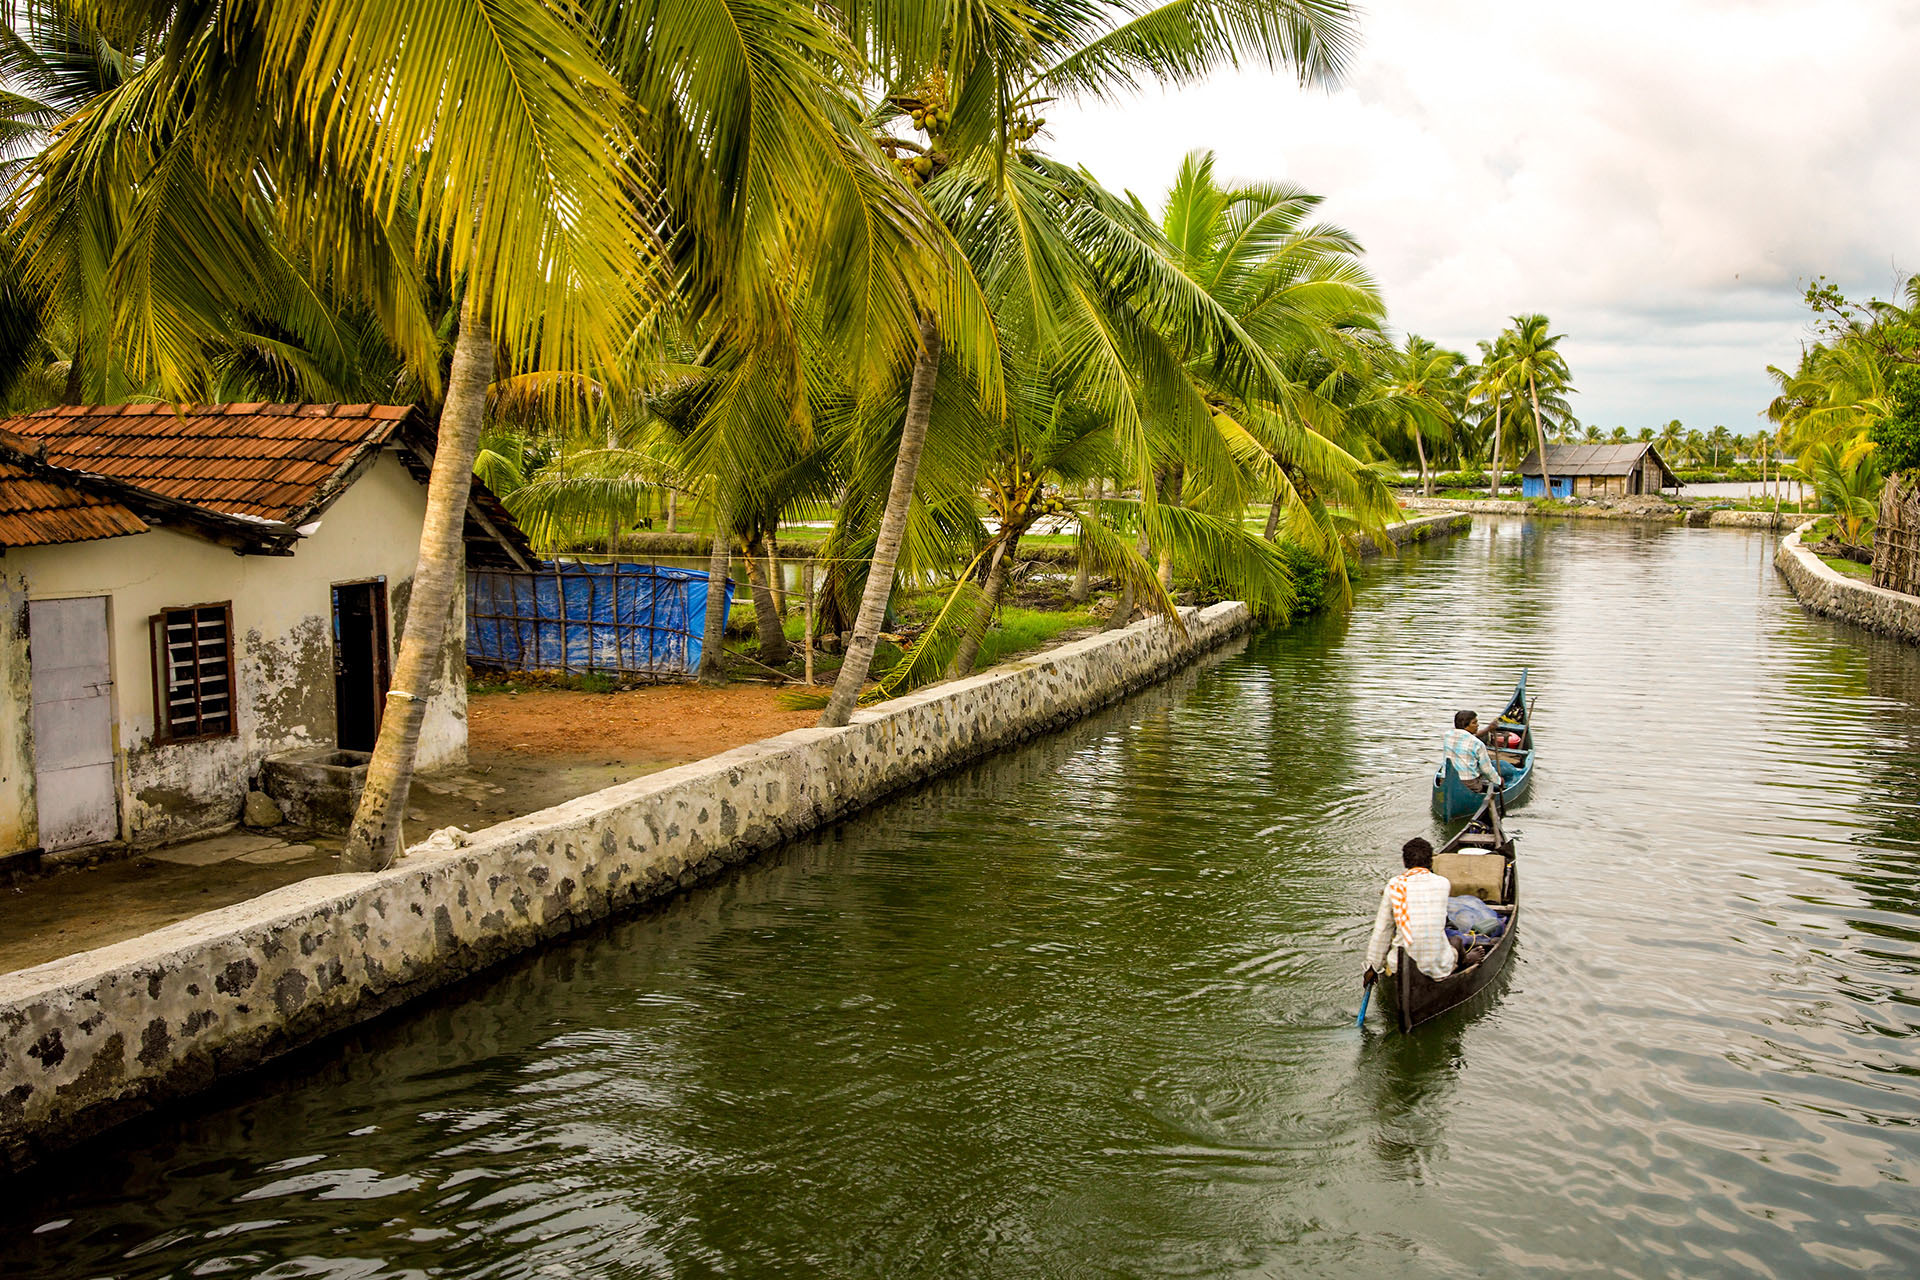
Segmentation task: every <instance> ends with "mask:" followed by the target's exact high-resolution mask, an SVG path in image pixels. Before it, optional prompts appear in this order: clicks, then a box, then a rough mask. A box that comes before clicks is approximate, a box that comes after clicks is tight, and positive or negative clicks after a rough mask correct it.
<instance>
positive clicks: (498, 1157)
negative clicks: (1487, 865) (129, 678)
mask: <svg viewBox="0 0 1920 1280" xmlns="http://www.w3.org/2000/svg"><path fill="white" fill-rule="evenodd" d="M1771 550H1772V543H1771V540H1770V539H1769V538H1766V537H1763V536H1760V535H1748V534H1742V533H1732V532H1725V531H1719V530H1687V529H1672V528H1654V529H1638V528H1617V527H1590V526H1585V525H1578V526H1576V525H1572V524H1565V523H1558V522H1554V523H1546V524H1542V525H1525V524H1522V523H1519V522H1504V523H1482V524H1480V525H1478V526H1476V528H1475V530H1474V532H1473V533H1472V535H1471V536H1469V537H1466V538H1461V539H1457V540H1454V541H1452V542H1449V543H1446V544H1443V545H1440V546H1437V547H1430V548H1423V549H1420V550H1417V551H1412V552H1409V553H1407V554H1406V555H1405V556H1403V557H1402V558H1401V559H1400V560H1399V561H1397V562H1392V563H1388V564H1385V565H1383V566H1381V567H1380V568H1379V569H1378V570H1377V571H1373V573H1372V581H1370V582H1369V583H1368V584H1367V585H1366V586H1365V587H1364V588H1363V589H1362V593H1361V606H1360V609H1359V610H1358V612H1356V613H1355V615H1354V616H1353V617H1352V618H1350V619H1347V620H1327V621H1321V622H1317V623H1314V624H1311V625H1308V626H1304V627H1301V628H1297V629H1294V630H1292V631H1288V632H1284V633H1279V634H1275V635H1272V636H1268V637H1264V638H1262V639H1259V640H1257V641H1255V642H1254V643H1253V644H1252V645H1251V646H1250V647H1249V649H1248V650H1247V651H1246V652H1245V653H1244V654H1241V655H1237V656H1229V657H1227V658H1225V659H1224V660H1222V661H1220V662H1217V663H1215V664H1213V665H1211V666H1209V667H1207V668H1205V669H1203V670H1200V671H1197V672H1190V673H1188V674H1186V675H1184V676H1182V677H1180V678H1179V679H1177V680H1175V681H1174V682H1173V683H1171V684H1170V685H1168V686H1166V687H1164V688H1162V689H1158V690H1155V691H1153V692H1151V693H1149V694H1147V695H1144V696H1142V697H1140V698H1137V699H1135V700H1133V701H1130V702H1128V703H1126V704H1123V705H1122V706H1120V707H1118V708H1116V709H1114V710H1113V711H1111V712H1109V713H1107V714H1105V715H1104V716H1102V717H1099V718H1097V719H1096V720H1094V721H1091V722H1089V723H1086V724H1083V725H1081V726H1078V727H1076V728H1074V729H1072V730H1070V731H1068V732H1066V733H1063V734H1060V735H1056V736H1054V737H1050V738H1047V739H1044V740H1042V741H1039V742H1036V743H1033V744H1030V745H1029V746H1028V747H1026V748H1024V749H1022V750H1020V751H1017V752H1014V753H1011V754H1009V755H1007V756H1004V757H1002V758H999V759H996V760H994V761H991V762H987V763H983V764H981V765H979V766H977V767H975V768H973V769H970V770H967V771H964V772H962V773H960V774H957V775H954V776H952V777H950V778H948V779H945V780H943V781H941V782H939V783H936V784H934V785H932V786H930V787H927V788H925V789H923V790H921V791H918V792H915V793H913V794H911V795H909V796H906V797H904V798H902V799H900V800H899V801H897V802H895V803H893V804H890V805H888V806H886V807H885V808H884V809H882V810H880V811H877V812H875V813H873V814H870V815H868V816H867V817H865V818H862V819H859V820H856V821H853V822H849V823H847V824H844V825H843V826H841V827H838V828H836V829H834V830H833V831H831V832H828V833H825V834H823V835H821V836H820V837H818V838H817V839H813V840H809V841H804V842H801V843H800V844H798V845H796V846H794V847H792V848H791V849H789V850H787V851H785V852H784V853H782V854H781V855H779V856H777V857H775V858H771V859H769V860H767V861H766V862H764V863H761V864H759V865H756V866H753V867H750V868H747V869H745V870H744V871H742V872H741V873H739V874H738V875H736V876H735V877H734V878H732V879H730V880H728V881H727V882H725V883H724V884H722V885H720V886H719V887H717V888H715V889H713V890H710V891H702V892H700V893H697V894H695V895H693V896H692V897H690V898H688V899H687V900H685V901H682V902H677V903H674V904H671V905H669V906H667V907H665V908H662V909H660V910H658V911H656V912H654V913H652V914H649V915H646V916H644V917H641V918H638V919H634V920H629V921H626V922H623V923H620V924H617V925H613V926H610V927H608V928H606V929H604V930H602V931H599V932H596V933H594V934H591V935H589V936H586V937H583V938H581V939H578V940H576V941H574V942H572V943H570V944H568V945H564V946H561V947H557V948H555V949H553V950H550V951H548V952H546V953H544V954H542V955H539V956H537V957H534V958H532V959H529V960H527V961H525V962H524V963H521V964H518V965H515V966H511V967H508V968H506V969H503V970H500V971H497V972H496V973H495V974H493V975H490V976H488V977H486V978H484V979H482V980H479V981H475V982H472V983H469V984H468V985H466V986H464V987H462V988H460V989H458V990H456V991H454V992H451V993H449V994H448V995H447V996H446V997H444V998H443V999H441V1000H439V1001H438V1002H436V1003H434V1004H432V1005H429V1006H426V1007H423V1008H421V1009H419V1010H417V1011H413V1012H410V1013H407V1014H405V1015H403V1016H400V1017H397V1018H394V1019H391V1020H389V1021H386V1022H383V1023H381V1024H379V1025H378V1026H376V1027H373V1028H370V1029H367V1030H364V1031H362V1032H361V1033H359V1034H357V1035H354V1036H351V1037H347V1038H345V1039H342V1040H337V1041H332V1042H329V1043H328V1044H327V1045H326V1046H323V1047H322V1048H321V1049H319V1050H317V1051H315V1052H313V1053H311V1054H308V1055H305V1056H303V1057H301V1058H299V1059H297V1060H295V1061H294V1062H292V1063H289V1064H287V1065H285V1066H283V1067H281V1068H279V1069H277V1070H275V1071H273V1072H271V1073H268V1074H266V1075H265V1076H263V1077H259V1078H255V1079H250V1080H247V1081H244V1082H240V1083H236V1084H235V1085H233V1086H232V1087H231V1089H230V1090H229V1092H228V1094H227V1095H226V1096H225V1097H223V1098H220V1099H217V1100H215V1101H212V1102H209V1103H208V1104H206V1105H205V1106H203V1107H202V1108H200V1109H199V1110H198V1111H197V1112H196V1113H195V1114H193V1115H190V1116H187V1117H184V1118H179V1119H175V1120H171V1121H166V1122H159V1121H154V1122H148V1123H145V1124H142V1125H139V1126H136V1127H134V1128H131V1129H128V1130H125V1131H123V1132H122V1133H121V1134H120V1135H118V1136H116V1137H115V1138H114V1139H113V1140H112V1141H110V1142H107V1143H104V1144H101V1146H100V1147H99V1148H97V1149H95V1150H92V1151H89V1152H87V1153H85V1155H84V1156H83V1157H82V1158H80V1159H76V1160H74V1161H72V1162H69V1163H67V1164H63V1165H62V1166H60V1167H58V1168H56V1169H53V1170H51V1171H49V1173H48V1174H47V1175H45V1176H42V1177H39V1178H36V1179H35V1181H34V1182H33V1183H31V1184H30V1185H26V1186H22V1187H19V1188H12V1189H10V1190H12V1191H13V1194H12V1195H11V1196H10V1197H9V1198H8V1200H7V1203H6V1206H5V1208H4V1209H0V1216H4V1218H5V1221H6V1236H5V1240H4V1242H3V1243H0V1267H3V1268H4V1270H5V1272H6V1274H7V1275H9V1276H15V1275H20V1276H82V1275H118V1276H162V1275H187V1274H212V1273H215V1272H223V1273H226V1274H240V1275H264V1274H272V1275H275V1276H282V1275H289V1276H290V1275H328V1276H343V1277H344V1276H354V1277H361V1276H385V1275H427V1274H439V1275H454V1276H528V1277H533V1276H553V1275H562V1276H600V1275H618V1276H651V1275H659V1276H678V1275H700V1274H717V1273H723V1272H724V1273H727V1274H732V1275H767V1276H776V1275H778V1276H785V1275H804V1274H831V1275H846V1276H903V1275H926V1276H957V1275H994V1276H1002V1275H1043V1276H1081V1275H1128V1276H1131V1275H1162V1274H1180V1275H1208V1276H1212V1275H1221V1274H1229V1273H1232V1274H1249V1275H1276V1276H1277V1275H1293V1274H1303V1273H1304V1274H1356V1273H1364V1274H1368V1275H1421V1276H1425V1275H1435V1274H1439V1275H1482V1274H1517V1273H1525V1272H1537V1273H1543V1274H1549V1273H1550V1274H1558V1273H1561V1272H1567V1271H1577V1272H1583V1273H1584V1272H1594V1271H1610V1272H1614V1273H1616V1274H1624V1275H1631V1276H1640V1275H1652V1274H1686V1275H1749V1274H1751V1275H1773V1276H1794V1275H1810V1274H1828V1273H1832V1272H1836V1271H1844V1270H1850V1269H1852V1270H1864V1271H1877V1272H1881V1273H1884V1274H1896V1275H1906V1274H1912V1273H1913V1272H1914V1271H1915V1269H1916V1267H1920V1199H1916V1196H1915V1193H1914V1188H1913V1185H1912V1184H1913V1182H1914V1181H1915V1179H1916V1178H1917V1177H1920V1068H1916V1065H1915V1063H1916V1058H1915V1053H1914V1047H1915V1044H1916V1036H1915V1033H1916V1030H1920V1000H1917V999H1916V991H1920V984H1917V983H1916V975H1917V974H1920V906H1916V889H1920V767H1916V759H1917V757H1916V750H1917V749H1920V655H1916V653H1915V651H1914V650H1912V649H1903V648H1901V647H1899V646H1895V645H1892V644H1889V643H1886V642H1881V641H1877V640H1874V639H1872V638H1870V637H1866V636H1864V635H1862V634H1860V633H1857V632H1852V631H1849V630H1846V629H1844V628H1841V627H1838V626H1837V625H1834V624H1829V623H1825V622H1822V621H1819V620H1816V619H1812V618H1809V617H1807V616H1806V615H1804V614H1803V613H1802V612H1801V611H1800V610H1799V609H1798V607H1797V606H1795V605H1794V604H1793V602H1792V600H1791V599H1790V597H1788V596H1787V595H1786V594H1785V592H1784V591H1783V590H1782V588H1781V587H1780V585H1779V584H1778V583H1777V581H1776V579H1775V575H1774V572H1773V570H1772V569H1771V567H1770V562H1769V556H1770V554H1771ZM1521 665H1526V666H1529V667H1530V668H1531V669H1532V672H1533V675H1532V679H1531V685H1532V687H1533V688H1534V690H1535V691H1536V692H1538V693H1539V695H1540V701H1539V704H1538V710H1537V721H1536V723H1537V728H1538V732H1539V739H1540V746H1541V757H1540V769H1539V773H1538V776H1537V781H1536V784H1535V789H1534V793H1533V797H1532V799H1531V801H1530V802H1529V803H1528V804H1527V805H1526V807H1524V808H1523V809H1520V810H1518V811H1517V812H1516V814H1515V816H1514V819H1513V821H1512V824H1511V825H1512V826H1513V828H1514V829H1515V830H1516V832H1517V833H1518V835H1519V838H1520V841H1521V856H1522V857H1523V858H1524V859H1525V860H1526V863H1527V866H1526V869H1525V876H1524V878H1523V885H1524V888H1525V892H1526V895H1527V915H1526V921H1525V924H1524V926H1523V933H1522V936H1521V937H1520V939H1519V940H1518V944H1517V948H1516V953H1515V957H1514V962H1513V964H1512V966H1511V967H1510V969H1509V971H1508V973H1507V975H1506V976H1505V977H1504V978H1503V981H1502V984H1501V986H1500V988H1499V989H1497V990H1496V991H1494V992H1493V993H1491V994H1490V996H1489V997H1488V998H1485V999H1483V1000H1480V1001H1478V1002H1476V1003H1475V1004H1474V1005H1473V1006H1472V1007H1470V1008H1469V1009H1466V1010H1463V1011H1460V1012H1459V1013H1457V1014H1454V1015H1450V1016H1448V1017H1447V1018H1445V1019H1443V1020H1441V1021H1440V1022H1438V1023H1436V1024H1434V1025H1433V1026H1432V1027H1430V1028H1428V1029H1424V1030H1423V1031H1422V1032H1421V1033H1419V1034H1417V1035H1415V1036H1411V1037H1402V1036H1398V1035H1394V1034H1392V1033H1389V1032H1385V1031H1383V1030H1381V1029H1380V1024H1378V1023H1376V1026H1375V1028H1374V1029H1372V1030H1369V1031H1368V1032H1366V1033H1362V1032H1360V1031H1357V1030H1356V1029H1355V1028H1354V1026H1353V1010H1354V1007H1355V1003H1356V1001H1357V997H1358V995H1359V988H1358V982H1357V977H1358V967H1359V953H1360V950H1361V946H1362V943H1363V940H1364V933H1365V930H1366V928H1367V925H1368V924H1369V922H1370V920H1371V915H1372V906H1373V902H1374V895H1375V893H1376V892H1377V886H1378V884H1379V883H1380V881H1381V879H1382V878H1383V877H1384V876H1385V875H1386V874H1387V873H1388V872H1389V870H1390V869H1391V868H1392V866H1393V865H1394V863H1395V862H1396V861H1397V859H1396V858H1395V857H1394V855H1393V853H1392V851H1393V850H1394V849H1395V848H1397V846H1398V844H1399V843H1400V841H1401V840H1403V839H1404V838H1405V837H1406V836H1407V835H1408V834H1412V833H1414V832H1416V831H1429V830H1430V824H1429V819H1428V817H1427V814H1426V777H1427V774H1428V771H1429V770H1430V768H1431V765H1432V761H1433V758H1434V755H1435V753H1436V750H1437V744H1438V741H1439V737H1440V734H1441V732H1442V730H1443V728H1444V727H1445V725H1446V724H1447V723H1448V718H1449V717H1450V715H1451V713H1452V711H1453V710H1455V709H1456V707H1457V706H1458V705H1460V704H1461V703H1462V701H1463V700H1465V701H1467V702H1478V703H1480V704H1481V706H1480V709H1481V710H1482V711H1485V710H1488V709H1490V708H1491V707H1492V705H1493V702H1494V701H1495V700H1496V699H1497V698H1498V697H1499V696H1500V694H1501V693H1502V691H1504V690H1505V689H1507V688H1510V687H1511V684H1512V681H1513V677H1514V674H1515V671H1516V668H1518V667H1519V666H1521Z"/></svg>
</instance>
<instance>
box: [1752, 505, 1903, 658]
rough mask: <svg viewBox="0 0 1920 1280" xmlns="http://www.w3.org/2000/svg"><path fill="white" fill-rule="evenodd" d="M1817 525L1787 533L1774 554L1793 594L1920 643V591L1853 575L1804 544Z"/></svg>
mask: <svg viewBox="0 0 1920 1280" xmlns="http://www.w3.org/2000/svg"><path fill="white" fill-rule="evenodd" d="M1812 527H1813V522H1812V521H1808V522H1807V523H1806V524H1803V525H1801V526H1800V527H1799V528H1798V529H1795V530H1794V531H1793V532H1792V533H1790V534H1788V535H1787V536H1786V537H1784V538H1782V539H1780V546H1779V548H1778V549H1776V550H1775V551H1774V553H1773V564H1774V567H1775V568H1776V569H1778V570H1780V575H1781V576H1782V577H1784V578H1785V579H1786V580H1787V585H1788V586H1789V587H1791V588H1793V594H1794V595H1795V596H1797V597H1799V600H1800V603H1801V605H1802V606H1803V607H1805V608H1806V609H1807V610H1808V611H1809V612H1811V613H1817V614H1819V615H1820V616H1822V617H1825V618H1838V619H1840V620H1841V621H1842V622H1851V623H1853V624H1854V625H1855V626H1857V627H1865V628H1866V629H1867V630H1869V631H1878V632H1879V633H1880V634H1881V635H1887V636H1892V637H1894V638H1895V639H1896V640H1904V641H1906V642H1907V643H1908V644H1920V596H1909V595H1903V594H1901V593H1900V592H1898V591H1889V590H1887V589H1886V588H1885V587H1876V586H1874V585H1873V584H1872V583H1870V582H1865V581H1862V580H1860V579H1857V578H1849V577H1847V576H1846V575H1845V574H1843V573H1841V572H1840V571H1839V570H1837V569H1834V568H1832V567H1830V566H1829V565H1827V564H1826V563H1825V562H1824V561H1822V560H1821V559H1820V557H1819V556H1817V555H1815V554H1813V552H1811V551H1809V550H1807V549H1806V548H1805V547H1803V546H1801V545H1800V535H1801V534H1802V533H1805V532H1806V531H1807V530H1808V529H1810V528H1812Z"/></svg>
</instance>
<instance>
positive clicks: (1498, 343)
mask: <svg viewBox="0 0 1920 1280" xmlns="http://www.w3.org/2000/svg"><path fill="white" fill-rule="evenodd" d="M1471 379H1472V381H1471V390H1470V393H1469V394H1470V395H1471V396H1472V397H1473V398H1474V399H1476V400H1478V401H1479V402H1480V403H1481V405H1482V406H1483V409H1484V410H1491V412H1492V415H1493V442H1492V447H1491V451H1490V453H1489V455H1488V463H1487V465H1488V467H1489V469H1490V470H1491V471H1492V473H1493V478H1492V482H1491V483H1490V484H1489V485H1488V487H1487V496H1488V497H1489V498H1498V497H1499V496H1500V468H1501V462H1502V458H1501V455H1500V444H1501V426H1502V417H1503V415H1504V413H1505V411H1506V408H1507V399H1508V397H1509V396H1510V395H1511V394H1512V393H1513V390H1514V388H1515V386H1516V385H1517V384H1516V383H1515V381H1514V377H1513V363H1512V359H1511V352H1510V344H1509V342H1508V334H1506V333H1502V334H1501V335H1500V336H1499V337H1497V338H1495V339H1494V340H1493V341H1492V342H1482V343H1480V363H1479V364H1478V365H1475V366H1474V367H1473V369H1472V371H1471Z"/></svg>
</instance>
